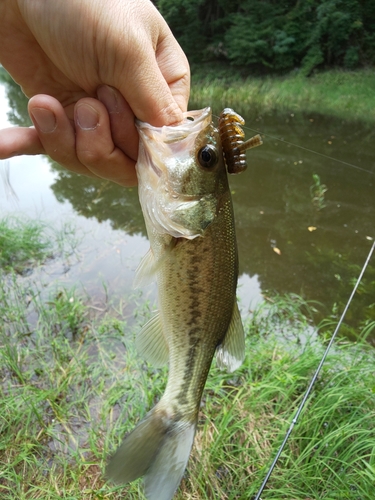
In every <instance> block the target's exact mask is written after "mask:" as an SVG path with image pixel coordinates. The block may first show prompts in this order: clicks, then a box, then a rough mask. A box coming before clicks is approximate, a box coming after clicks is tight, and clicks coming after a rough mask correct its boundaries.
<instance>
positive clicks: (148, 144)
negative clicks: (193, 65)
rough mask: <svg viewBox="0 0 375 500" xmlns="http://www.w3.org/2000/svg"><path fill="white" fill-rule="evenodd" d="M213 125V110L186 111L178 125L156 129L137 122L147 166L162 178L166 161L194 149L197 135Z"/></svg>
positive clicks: (147, 124) (208, 108)
mask: <svg viewBox="0 0 375 500" xmlns="http://www.w3.org/2000/svg"><path fill="white" fill-rule="evenodd" d="M210 123H211V108H210V107H206V108H203V109H201V110H194V111H186V112H185V113H183V119H182V121H181V122H180V123H178V124H176V125H163V126H162V127H155V126H153V125H150V124H149V123H146V122H142V121H140V120H136V121H135V125H136V127H137V130H138V133H139V137H140V147H141V149H142V150H143V153H144V154H145V155H146V158H147V164H148V165H149V166H150V167H151V169H152V170H153V172H154V174H155V175H156V176H157V177H158V178H160V177H161V176H162V175H163V173H164V172H165V171H166V169H167V163H166V162H165V159H166V158H168V157H170V156H178V155H179V154H180V153H181V152H182V151H184V150H185V151H189V150H191V149H192V148H193V145H194V141H195V139H196V136H197V134H199V132H201V131H202V130H203V129H204V128H205V127H207V126H209V125H210Z"/></svg>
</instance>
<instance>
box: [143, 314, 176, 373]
mask: <svg viewBox="0 0 375 500" xmlns="http://www.w3.org/2000/svg"><path fill="white" fill-rule="evenodd" d="M135 344H136V347H137V349H138V352H139V353H140V354H141V355H142V356H143V357H144V358H145V359H146V360H147V361H148V362H149V363H151V364H152V365H153V366H155V367H156V368H158V367H161V366H164V365H166V364H167V363H168V358H169V348H168V343H167V340H166V338H165V336H164V332H163V325H162V322H161V317H160V314H159V313H157V314H156V315H155V316H153V317H152V318H151V319H150V320H149V321H148V322H147V323H146V324H145V325H144V326H143V328H142V329H141V331H140V332H139V333H138V335H137V338H136V341H135Z"/></svg>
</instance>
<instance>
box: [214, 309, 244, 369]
mask: <svg viewBox="0 0 375 500" xmlns="http://www.w3.org/2000/svg"><path fill="white" fill-rule="evenodd" d="M244 358H245V332H244V329H243V324H242V320H241V314H240V311H239V309H238V304H237V301H236V302H235V304H234V308H233V314H232V319H231V322H230V325H229V328H228V331H227V333H226V335H225V337H224V340H223V343H222V344H221V345H219V347H218V348H217V351H216V362H217V365H218V367H219V368H220V369H222V370H223V369H226V370H228V371H229V372H233V371H234V370H236V369H237V368H239V367H240V366H241V364H242V362H243V360H244Z"/></svg>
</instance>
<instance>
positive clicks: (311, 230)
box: [307, 226, 316, 233]
mask: <svg viewBox="0 0 375 500" xmlns="http://www.w3.org/2000/svg"><path fill="white" fill-rule="evenodd" d="M307 229H308V230H309V231H310V233H312V232H313V231H315V230H316V227H315V226H309V227H308V228H307Z"/></svg>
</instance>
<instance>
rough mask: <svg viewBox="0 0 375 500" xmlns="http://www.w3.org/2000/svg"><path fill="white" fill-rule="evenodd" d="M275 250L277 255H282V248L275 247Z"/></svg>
mask: <svg viewBox="0 0 375 500" xmlns="http://www.w3.org/2000/svg"><path fill="white" fill-rule="evenodd" d="M273 251H274V252H275V253H277V255H281V250H280V248H277V247H273Z"/></svg>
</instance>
